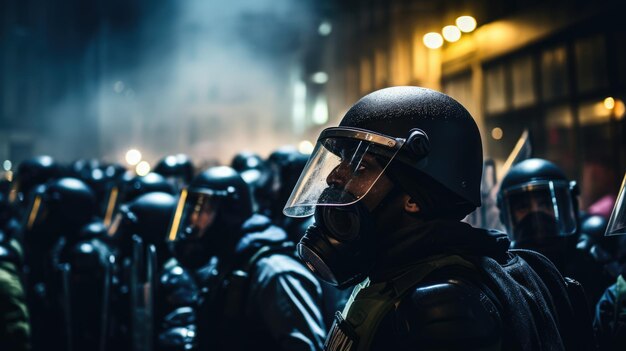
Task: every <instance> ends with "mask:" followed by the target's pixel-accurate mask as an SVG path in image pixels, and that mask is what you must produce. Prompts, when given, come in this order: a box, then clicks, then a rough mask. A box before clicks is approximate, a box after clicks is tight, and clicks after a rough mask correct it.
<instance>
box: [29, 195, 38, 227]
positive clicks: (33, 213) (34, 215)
mask: <svg viewBox="0 0 626 351" xmlns="http://www.w3.org/2000/svg"><path fill="white" fill-rule="evenodd" d="M39 206H41V196H37V197H35V201H34V202H33V209H32V210H30V214H29V215H28V224H27V225H26V228H27V229H28V230H31V229H33V224H35V219H37V212H39Z"/></svg>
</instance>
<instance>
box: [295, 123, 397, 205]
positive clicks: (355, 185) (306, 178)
mask: <svg viewBox="0 0 626 351" xmlns="http://www.w3.org/2000/svg"><path fill="white" fill-rule="evenodd" d="M403 143H404V139H395V138H390V137H387V136H385V135H382V134H377V133H372V132H369V131H366V130H361V129H356V128H342V127H338V128H328V129H326V130H324V131H323V132H322V134H321V135H320V137H319V139H318V141H317V145H316V146H315V149H314V150H313V153H312V154H311V157H310V158H309V161H308V162H307V164H306V166H305V167H304V170H303V171H302V174H301V175H300V179H299V180H298V183H297V184H296V186H295V187H294V189H293V192H292V193H291V196H290V197H289V200H287V204H286V205H285V208H284V210H283V213H284V214H285V215H287V216H290V217H306V216H310V215H312V214H313V213H314V211H315V207H316V206H345V205H350V204H353V203H355V202H357V201H359V200H360V199H362V198H363V197H364V196H365V195H367V194H368V192H370V190H371V189H372V186H373V185H374V184H375V183H376V181H377V180H378V178H380V176H381V175H382V174H383V173H384V171H385V169H386V168H387V166H389V164H390V163H391V161H392V160H393V159H394V157H395V156H396V154H397V153H398V151H399V150H400V148H401V147H402V145H403ZM330 188H333V189H337V190H340V191H339V192H336V191H334V192H329V191H326V190H327V189H330ZM337 194H343V195H337Z"/></svg>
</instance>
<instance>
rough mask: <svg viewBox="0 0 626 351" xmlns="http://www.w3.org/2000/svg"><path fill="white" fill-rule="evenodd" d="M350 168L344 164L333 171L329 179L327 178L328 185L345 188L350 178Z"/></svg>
mask: <svg viewBox="0 0 626 351" xmlns="http://www.w3.org/2000/svg"><path fill="white" fill-rule="evenodd" d="M348 170H349V167H348V166H347V165H346V164H345V163H344V162H342V163H340V164H339V165H337V167H335V169H333V170H332V171H331V172H330V174H329V175H328V177H326V184H328V185H329V186H336V187H344V186H345V185H346V183H347V181H348V179H349V177H350V173H349V171H348Z"/></svg>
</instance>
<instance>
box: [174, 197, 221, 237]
mask: <svg viewBox="0 0 626 351" xmlns="http://www.w3.org/2000/svg"><path fill="white" fill-rule="evenodd" d="M224 196H226V192H224V194H221V192H213V191H210V190H204V189H203V190H193V189H191V190H188V189H183V190H182V191H181V194H180V199H179V200H178V206H176V211H175V212H174V219H173V220H172V226H171V227H170V234H169V236H168V241H170V242H174V241H179V240H195V239H201V238H203V237H204V236H206V235H208V233H209V229H210V228H211V226H213V224H214V223H215V218H216V216H217V213H218V207H219V203H220V198H222V197H224Z"/></svg>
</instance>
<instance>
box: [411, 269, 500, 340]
mask: <svg viewBox="0 0 626 351" xmlns="http://www.w3.org/2000/svg"><path fill="white" fill-rule="evenodd" d="M398 313H399V314H400V316H401V317H402V319H404V320H405V321H406V326H407V329H408V330H407V333H408V338H409V339H411V340H412V341H413V342H420V343H421V345H431V344H432V345H438V347H443V345H448V346H450V347H453V346H455V345H456V346H461V345H465V347H468V346H469V345H474V344H475V345H476V346H481V345H482V346H484V345H492V344H494V343H496V342H499V340H500V329H501V320H500V315H499V312H498V310H497V307H496V305H495V303H494V301H492V300H491V299H490V298H489V297H488V296H487V295H486V294H485V293H484V292H482V291H481V290H480V289H479V288H478V287H476V286H474V285H471V284H469V283H465V282H461V281H458V280H448V281H446V282H443V283H441V284H434V285H427V286H418V287H417V288H415V290H414V291H413V292H412V293H410V294H409V295H408V296H407V297H406V298H405V299H404V300H403V301H402V302H401V304H400V306H399V307H398Z"/></svg>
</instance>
